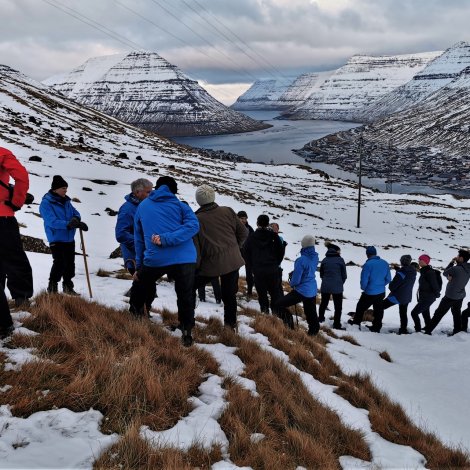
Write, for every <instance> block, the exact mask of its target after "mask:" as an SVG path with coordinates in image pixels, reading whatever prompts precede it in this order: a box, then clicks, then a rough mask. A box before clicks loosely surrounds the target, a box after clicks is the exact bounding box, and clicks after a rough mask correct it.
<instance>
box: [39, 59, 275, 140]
mask: <svg viewBox="0 0 470 470" xmlns="http://www.w3.org/2000/svg"><path fill="white" fill-rule="evenodd" d="M44 83H45V84H46V85H48V86H51V87H53V88H54V89H55V90H57V91H60V92H61V93H62V94H64V95H65V96H67V97H68V98H71V99H73V100H75V101H77V102H78V103H80V104H83V105H86V106H89V107H91V108H94V109H97V110H98V111H101V112H103V113H106V114H108V115H110V116H113V117H116V118H117V119H120V120H121V121H124V122H127V123H129V124H132V125H135V126H138V127H142V128H144V129H147V130H150V131H153V132H157V133H159V134H162V135H169V136H182V135H185V136H189V135H208V134H227V133H235V132H248V131H252V130H257V129H263V128H265V127H266V125H265V124H263V123H260V122H258V121H255V120H253V119H250V118H248V117H247V116H244V115H242V114H240V113H237V112H235V111H233V110H231V109H229V108H227V107H226V106H224V105H223V104H222V103H220V102H218V101H217V100H216V99H215V98H213V97H212V96H211V95H209V94H208V93H207V92H206V91H205V90H204V89H203V88H202V87H201V86H200V85H199V84H198V83H197V82H196V81H194V80H191V79H190V78H188V77H187V76H186V75H184V74H183V73H182V72H181V71H180V70H178V68H177V67H176V66H174V65H172V64H170V63H169V62H168V61H166V60H165V59H163V58H162V57H160V56H159V55H158V54H157V53H155V52H131V53H128V54H117V55H112V56H104V57H95V58H92V59H89V60H87V61H86V62H85V63H84V64H82V65H81V66H79V67H77V68H76V69H74V70H72V72H70V73H68V74H64V75H61V76H54V77H51V78H49V79H47V80H45V81H44Z"/></svg>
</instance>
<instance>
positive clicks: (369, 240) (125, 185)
mask: <svg viewBox="0 0 470 470" xmlns="http://www.w3.org/2000/svg"><path fill="white" fill-rule="evenodd" d="M0 146H3V147H7V148H9V149H11V150H12V151H13V152H14V153H15V154H16V155H17V156H18V158H19V159H20V160H21V161H22V163H23V164H24V165H25V166H26V167H27V168H28V170H29V172H30V175H31V185H30V191H31V192H32V193H33V194H35V196H36V201H35V203H34V204H32V205H31V206H30V207H25V208H23V209H22V210H21V211H19V212H18V213H17V218H18V220H19V222H21V224H22V229H21V230H22V232H23V233H25V234H27V235H32V236H35V237H39V238H42V239H44V238H45V236H44V231H43V224H42V220H41V219H40V218H39V217H38V216H37V213H38V206H37V203H38V202H39V200H40V198H41V196H42V194H44V193H45V192H46V191H47V190H48V188H49V187H50V183H51V181H52V175H54V174H61V175H62V176H63V177H64V178H65V180H66V181H68V183H69V195H70V196H71V197H75V198H77V199H78V200H79V201H80V202H76V203H75V204H76V206H77V208H78V209H79V211H80V213H81V215H82V218H83V220H84V221H86V222H87V223H88V225H89V227H90V230H89V232H87V233H86V234H85V241H86V248H87V253H88V255H89V261H88V265H89V268H90V272H91V282H92V286H93V293H94V298H95V299H96V300H97V301H99V302H102V303H105V304H108V305H113V306H116V307H119V308H125V307H126V303H125V301H124V298H123V296H122V295H121V294H122V293H123V292H125V291H126V290H127V289H128V288H129V281H126V280H122V279H116V278H113V277H100V276H98V275H97V272H98V270H99V269H100V268H101V269H103V270H107V271H111V272H113V271H116V270H117V269H119V268H120V266H121V260H116V259H110V258H109V254H110V252H111V251H112V250H113V249H114V248H115V247H116V246H117V243H116V242H115V240H114V226H115V222H116V219H115V217H111V216H110V215H109V212H110V211H109V210H107V209H108V208H111V209H114V210H116V209H118V208H119V206H120V205H121V203H122V202H123V196H124V195H125V194H127V193H128V192H129V183H130V182H131V181H132V180H134V179H136V178H139V177H147V178H150V179H151V180H155V179H156V178H157V177H158V176H159V175H167V174H168V175H172V176H174V177H175V178H176V179H177V181H178V189H179V192H178V196H179V197H180V198H181V199H184V200H186V201H187V202H188V203H189V205H190V206H191V207H192V208H193V209H196V207H197V205H196V203H195V197H194V193H195V188H196V186H198V185H199V184H202V183H207V182H210V184H211V185H213V187H214V188H215V190H216V194H217V196H216V202H218V203H219V204H220V205H227V206H230V207H233V208H234V209H235V210H236V211H237V210H241V209H244V210H246V211H247V213H248V216H249V220H250V221H254V220H256V217H257V216H258V215H259V214H261V213H265V214H268V215H269V216H270V217H271V218H272V219H276V220H277V221H278V222H279V223H280V225H281V230H282V232H283V237H284V239H285V240H286V241H287V242H288V246H287V248H286V258H285V260H284V261H283V268H284V273H286V276H287V273H288V272H289V271H290V270H291V269H292V267H293V260H294V259H295V258H296V257H297V256H298V253H299V251H300V240H301V238H302V237H303V236H304V235H305V234H308V233H310V234H313V235H314V236H315V237H316V239H317V245H319V246H318V247H317V250H318V251H319V252H320V255H321V256H322V255H323V254H324V252H325V251H326V249H325V247H324V246H323V245H322V242H323V240H324V239H325V238H328V239H330V240H334V241H335V242H336V243H338V244H339V245H340V246H341V248H342V256H343V257H344V258H345V260H346V262H348V264H349V266H348V280H347V281H346V285H345V299H344V312H348V311H351V310H354V307H355V304H356V302H357V300H358V298H359V296H360V294H361V291H360V289H359V276H360V266H359V265H361V264H363V263H364V261H365V250H364V247H365V246H366V245H375V246H377V248H378V250H379V255H380V256H382V257H383V258H384V259H386V260H387V261H390V262H392V261H398V260H399V258H400V256H401V255H403V254H405V253H410V254H411V255H412V256H413V258H414V259H416V258H417V257H418V256H419V255H420V254H421V253H423V252H427V253H429V254H430V255H431V257H432V264H433V266H435V267H438V268H442V267H444V266H445V265H446V264H447V262H448V261H449V260H450V259H451V258H452V257H453V256H455V254H456V249H457V248H459V247H461V246H463V245H465V244H468V240H469V239H468V233H467V232H468V226H469V224H470V211H469V207H468V200H461V199H458V198H454V197H452V196H448V195H446V196H423V195H390V194H383V193H378V192H374V191H371V190H368V189H364V190H363V193H362V194H363V205H362V224H361V228H360V229H358V228H356V208H357V199H356V198H357V187H356V185H355V184H353V183H351V182H345V181H341V180H338V179H335V178H328V177H327V176H325V175H322V174H321V173H320V172H317V171H314V170H312V169H309V168H305V167H300V166H289V165H279V166H275V165H262V164H248V163H233V162H226V161H216V160H212V159H209V158H205V157H204V156H201V154H199V153H198V152H191V151H189V150H187V149H185V148H183V147H180V146H177V145H174V144H172V143H171V142H169V141H167V140H165V139H162V138H159V137H158V136H155V135H154V134H151V133H148V132H145V131H141V130H138V129H135V128H133V127H131V126H129V125H126V124H123V123H121V122H119V121H117V120H115V119H113V118H110V117H108V116H106V115H103V114H101V113H99V112H96V111H93V110H89V109H86V108H81V107H80V106H79V105H77V104H76V103H73V102H70V101H69V100H67V99H65V98H63V97H61V96H59V95H58V94H55V93H50V90H48V89H47V88H46V87H44V86H42V85H40V84H36V83H34V82H33V81H32V80H29V79H27V78H26V77H24V76H22V75H21V74H18V73H16V72H14V71H11V69H7V68H2V69H1V75H0ZM121 152H126V154H127V155H125V156H124V155H122V154H121V155H119V153H121ZM33 155H37V156H40V157H42V161H30V160H29V158H30V157H31V156H33ZM99 180H106V182H105V183H103V182H100V181H99ZM112 183H115V184H112ZM84 188H87V189H84ZM89 189H91V191H89ZM77 248H78V246H77ZM28 257H29V259H30V261H31V264H32V266H33V273H34V283H35V290H36V292H38V291H40V290H41V289H44V288H45V286H46V285H47V282H48V279H47V278H48V271H49V267H50V264H51V257H50V255H45V254H40V253H28ZM349 262H352V263H349ZM317 281H318V282H320V279H319V278H318V276H317ZM75 288H76V289H77V291H79V292H81V293H82V295H85V296H86V295H87V288H86V278H85V273H84V268H83V264H82V263H81V262H80V261H79V260H78V258H77V276H76V282H75ZM158 289H159V290H158V293H159V297H158V299H156V300H155V304H154V306H155V307H156V308H167V309H169V310H170V311H174V310H176V299H175V295H174V289H173V286H172V285H171V284H168V283H166V282H163V283H162V284H160V285H159V288H158ZM209 299H210V298H209ZM467 300H468V299H467ZM412 305H414V301H413V302H412ZM250 306H252V307H255V308H257V304H256V302H253V301H252V302H251V303H250ZM433 308H434V306H433ZM23 313H24V312H23ZM196 314H197V315H198V316H200V317H201V318H208V317H215V318H219V319H221V318H223V309H222V308H221V307H220V306H219V305H217V304H215V303H212V302H211V303H209V302H206V303H202V302H201V303H200V304H199V306H198V308H197V310H196ZM21 315H22V314H21V313H19V314H16V315H15V321H16V326H17V327H18V326H20V323H21ZM328 316H329V315H327V317H328ZM152 320H153V321H155V322H157V323H158V322H161V317H160V316H159V315H157V314H154V315H153V318H152ZM199 323H200V322H198V324H199ZM327 323H328V324H330V321H329V319H328V320H327ZM397 324H398V312H397V311H394V309H390V310H387V312H386V314H385V317H384V329H383V334H380V335H377V334H374V333H370V332H366V331H358V330H357V328H354V327H349V326H348V327H347V328H348V331H346V332H344V333H343V332H338V337H339V338H337V339H334V338H329V339H328V341H329V343H328V345H327V348H328V350H329V351H330V352H331V353H332V354H333V355H334V358H335V360H336V361H337V363H338V364H339V365H340V366H341V368H342V370H344V371H345V372H346V373H356V372H360V373H369V374H371V376H372V380H373V382H374V383H375V384H376V385H377V386H378V387H380V388H381V389H382V390H385V391H386V392H388V393H389V395H390V397H391V398H392V399H393V400H394V401H397V402H399V403H400V404H401V405H402V406H403V407H404V409H405V410H406V412H407V413H408V415H409V416H410V417H411V419H412V420H413V422H414V423H416V424H417V425H419V426H422V427H424V428H425V429H426V430H428V431H432V432H435V433H436V434H437V435H438V436H439V437H440V438H441V439H442V440H443V441H445V442H448V443H453V444H455V445H460V444H462V445H463V447H464V448H466V449H469V448H470V428H469V426H468V421H469V418H470V411H469V410H470V395H469V394H468V393H462V390H467V389H468V388H469V386H470V379H469V377H468V374H462V370H464V369H465V364H466V363H465V361H467V357H468V347H469V336H468V335H466V334H465V333H460V334H459V335H457V336H455V337H452V338H448V337H447V336H446V334H445V331H446V330H448V329H449V328H450V325H451V316H450V314H448V315H447V316H446V317H445V318H444V320H443V322H442V325H440V326H439V327H438V328H437V331H436V334H433V336H432V337H428V336H425V335H418V334H415V335H403V336H398V335H395V334H390V331H389V330H390V329H391V328H396V326H397ZM198 326H199V325H198ZM202 327H203V326H201V328H202ZM300 327H301V328H304V327H305V324H304V322H302V321H300ZM443 330H444V331H443ZM19 332H20V333H26V332H25V331H24V329H19ZM239 334H240V335H241V336H242V337H245V338H247V339H250V340H253V341H255V342H258V343H259V344H261V345H262V347H263V348H264V349H265V350H268V351H269V352H271V353H272V354H273V355H275V356H276V357H278V358H279V357H280V358H282V360H284V361H289V362H290V358H289V356H288V355H287V354H285V353H284V352H281V351H278V350H276V349H274V347H273V346H272V345H271V344H270V342H269V339H268V338H267V337H266V336H265V335H263V334H261V333H260V332H258V331H256V330H255V329H254V327H253V323H252V319H250V318H248V317H241V318H240V333H239ZM343 334H348V335H350V336H353V337H354V338H355V339H356V341H357V342H358V343H359V344H360V345H353V344H351V343H348V342H347V341H346V338H345V339H344V340H342V339H341V338H342V336H343ZM322 336H323V333H322ZM325 339H326V338H325ZM8 346H9V345H8V344H6V343H5V342H3V341H1V342H0V352H1V354H3V355H4V356H5V357H6V358H7V359H5V361H6V362H8V363H9V364H12V363H16V365H17V366H18V367H21V362H22V361H21V358H22V359H24V358H25V356H27V357H31V355H33V354H34V351H32V352H31V351H29V352H28V350H25V349H20V348H19V349H14V350H13V349H10V348H9V347H8ZM212 346H213V348H214V349H213V351H214V352H213V353H214V356H215V358H216V359H217V360H218V361H222V359H227V361H225V364H224V367H221V369H222V370H223V371H226V372H225V373H226V374H227V375H231V372H232V371H233V376H235V377H237V376H238V375H240V374H243V364H242V365H241V367H238V368H237V369H236V370H235V371H234V370H233V369H232V370H230V364H233V363H234V361H235V359H236V358H235V357H234V358H228V357H227V356H228V353H227V352H226V354H225V355H223V356H222V359H221V354H220V351H222V352H224V351H225V350H226V349H228V348H224V347H223V345H212ZM216 346H218V349H217V348H216ZM195 347H198V346H195ZM206 348H207V349H209V347H207V346H206ZM384 350H387V351H388V353H389V354H390V356H391V357H392V361H393V362H391V363H389V362H386V361H384V360H383V359H382V358H381V357H380V356H379V353H381V352H383V351H384ZM27 353H28V354H27ZM230 354H236V348H230ZM315 361H316V359H315ZM293 362H294V360H292V363H293ZM300 362H302V361H300ZM296 363H297V365H299V361H296ZM236 364H237V365H238V364H240V360H239V359H238V363H236ZM291 365H292V366H293V364H291ZM227 370H228V372H227ZM298 374H299V376H301V377H302V380H303V381H304V382H305V383H306V384H308V386H309V390H310V392H311V394H312V396H314V397H316V398H317V399H319V400H321V402H322V403H323V404H324V405H325V406H328V407H330V409H332V410H334V411H335V412H336V413H337V414H338V416H339V418H340V419H341V421H342V422H343V423H347V424H348V425H350V426H353V425H354V426H355V428H357V427H359V428H360V429H361V430H362V431H363V432H364V434H365V435H366V437H367V442H368V444H369V446H370V448H371V454H372V457H373V461H372V462H358V461H354V460H353V459H351V458H349V460H348V461H347V462H346V461H345V460H342V461H341V463H342V464H344V465H343V466H344V467H348V468H350V467H353V466H354V465H356V466H357V465H360V466H361V467H363V468H422V467H423V466H424V465H425V461H424V460H423V459H420V458H419V457H420V456H419V455H416V451H414V450H413V449H411V448H410V447H406V446H405V447H403V446H400V447H397V446H396V445H392V444H391V443H389V442H387V441H385V440H384V439H383V438H382V437H381V436H380V430H376V429H372V427H371V425H370V422H369V419H368V413H367V411H366V410H364V409H360V408H357V404H356V406H355V405H354V404H353V403H350V402H348V401H347V400H345V399H343V398H342V397H340V396H339V395H338V394H336V393H334V390H335V387H334V386H332V385H331V384H324V383H321V382H320V381H318V380H316V379H314V378H313V376H312V375H310V374H309V373H306V372H303V371H299V372H298ZM222 380H223V378H221V379H220V383H222ZM232 380H233V378H232ZM245 380H246V378H245ZM455 384H459V386H458V387H457V386H455ZM6 385H7V384H6ZM254 386H256V383H255V384H254ZM2 389H3V384H2V387H1V388H0V405H3V406H1V407H0V427H1V428H2V429H3V431H2V437H5V439H2V443H1V445H0V457H1V458H0V466H2V463H3V462H5V464H4V465H3V466H9V467H22V468H32V467H34V466H41V467H43V468H57V467H58V466H60V465H61V462H68V464H69V465H70V464H71V462H73V465H74V466H77V467H78V466H80V467H85V468H90V467H91V462H92V461H93V460H94V459H96V458H97V455H99V452H100V451H101V450H102V449H103V448H102V447H101V449H98V447H100V446H99V444H102V445H103V446H106V445H109V444H110V441H112V440H114V439H117V438H119V436H116V435H113V436H108V437H106V436H105V435H103V434H101V432H100V422H101V419H105V418H103V416H102V415H101V413H98V412H95V411H93V410H90V411H89V412H88V413H85V414H84V415H79V414H78V413H72V412H70V413H68V412H67V410H65V411H64V410H48V411H45V412H44V414H43V415H41V416H37V415H33V416H30V417H27V416H25V417H21V418H18V417H13V416H12V415H11V412H10V410H9V407H8V403H4V402H3V401H2ZM220 390H221V391H220V395H212V399H214V398H217V397H218V398H221V399H222V397H223V396H224V391H223V390H222V389H220ZM201 395H202V393H201ZM442 397H445V399H443V398H442ZM200 398H201V397H200ZM209 399H210V397H207V395H204V398H201V399H200V400H199V402H201V403H208V404H209V405H210V404H211V403H212V402H211V401H210V400H209ZM206 400H209V401H206ZM436 403H438V404H439V407H438V408H436ZM208 407H209V408H210V406H208ZM103 412H105V411H103ZM213 414H214V415H215V417H214V420H218V419H220V414H221V413H218V414H216V413H215V412H213ZM201 416H202V417H201V418H200V419H199V420H197V419H194V418H193V417H190V419H191V423H190V426H189V425H188V426H186V429H187V428H190V429H191V430H193V431H194V436H195V439H196V440H197V438H200V436H203V435H204V436H206V435H207V434H206V433H204V432H203V431H204V430H206V429H207V427H208V417H207V414H206V413H203V414H202V415H201ZM188 420H189V418H188V416H183V417H182V418H181V420H180V422H179V423H177V425H176V426H175V429H176V430H175V431H174V433H173V436H175V437H174V438H172V439H171V440H170V439H168V438H167V439H166V440H165V442H166V443H167V444H168V445H173V446H175V447H177V446H178V444H179V443H178V437H180V438H181V437H182V435H181V434H179V436H178V430H179V429H180V428H179V427H178V425H179V424H180V423H181V424H182V425H183V424H185V423H186V424H187V422H188ZM211 423H212V421H211ZM147 429H148V431H149V432H150V431H154V430H152V429H150V428H147ZM32 430H34V432H32ZM155 431H156V430H155ZM159 431H162V430H159ZM164 431H167V430H164ZM200 439H202V438H200ZM198 442H199V443H200V444H201V443H202V444H207V441H206V440H204V441H203V442H201V440H199V441H198ZM30 443H31V444H30ZM18 444H20V445H18ZM209 444H211V443H210V442H209ZM410 455H411V456H412V457H413V459H411V460H409V457H410ZM72 457H73V458H72ZM221 458H222V459H223V461H222V462H220V464H218V465H217V467H216V466H214V468H231V469H233V468H236V467H235V466H234V464H233V463H232V462H230V456H229V455H228V454H227V453H226V452H222V457H221ZM58 459H63V460H58ZM342 459H348V457H347V456H344V457H342ZM58 462H59V463H58ZM339 465H340V463H338V466H339ZM62 466H63V465H62Z"/></svg>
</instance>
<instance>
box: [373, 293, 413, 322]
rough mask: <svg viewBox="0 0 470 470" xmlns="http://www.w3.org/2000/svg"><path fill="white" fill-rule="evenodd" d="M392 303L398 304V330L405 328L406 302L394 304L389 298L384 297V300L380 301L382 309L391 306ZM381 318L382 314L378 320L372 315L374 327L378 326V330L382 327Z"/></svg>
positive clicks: (406, 320) (406, 317) (406, 319)
mask: <svg viewBox="0 0 470 470" xmlns="http://www.w3.org/2000/svg"><path fill="white" fill-rule="evenodd" d="M394 305H398V311H399V313H400V330H406V329H407V327H408V304H394V303H393V302H390V300H388V299H384V301H383V302H382V307H383V310H387V308H390V307H393V306H394ZM383 310H382V312H383ZM382 319H383V315H382V318H381V319H380V321H379V319H377V320H376V318H375V315H374V322H373V326H374V328H378V329H379V330H380V328H382Z"/></svg>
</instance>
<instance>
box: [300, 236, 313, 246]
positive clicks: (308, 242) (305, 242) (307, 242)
mask: <svg viewBox="0 0 470 470" xmlns="http://www.w3.org/2000/svg"><path fill="white" fill-rule="evenodd" d="M300 245H301V246H302V248H307V247H309V246H315V237H314V236H313V235H305V237H304V238H302V241H301V242H300Z"/></svg>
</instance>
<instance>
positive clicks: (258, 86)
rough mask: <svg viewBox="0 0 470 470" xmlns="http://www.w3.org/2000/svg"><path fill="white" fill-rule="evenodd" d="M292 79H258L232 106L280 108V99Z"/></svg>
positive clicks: (247, 108) (247, 109)
mask: <svg viewBox="0 0 470 470" xmlns="http://www.w3.org/2000/svg"><path fill="white" fill-rule="evenodd" d="M291 83H292V80H288V79H285V80H281V79H279V80H275V79H272V80H256V81H255V82H254V83H253V85H251V87H250V88H248V90H247V91H245V93H243V95H241V96H239V97H238V98H237V101H235V103H233V105H232V106H231V107H232V109H238V110H245V111H249V110H253V111H254V110H266V109H279V104H278V99H279V97H280V96H281V95H282V94H283V93H284V92H285V91H286V90H287V89H288V87H289V86H290V84H291Z"/></svg>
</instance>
